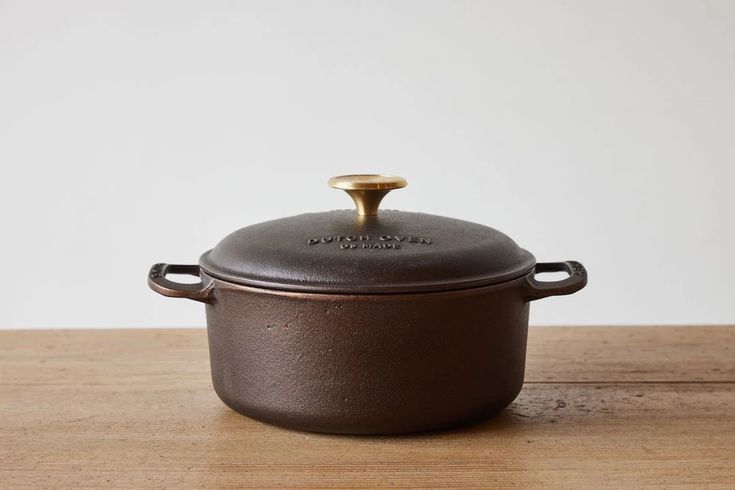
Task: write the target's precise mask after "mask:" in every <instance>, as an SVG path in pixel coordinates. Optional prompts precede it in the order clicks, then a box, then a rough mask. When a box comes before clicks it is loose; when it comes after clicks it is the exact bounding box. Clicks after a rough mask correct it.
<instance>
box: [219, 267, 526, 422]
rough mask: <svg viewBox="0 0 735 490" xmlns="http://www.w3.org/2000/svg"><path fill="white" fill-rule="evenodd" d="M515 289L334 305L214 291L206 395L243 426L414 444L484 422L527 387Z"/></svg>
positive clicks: (346, 299) (517, 285)
mask: <svg viewBox="0 0 735 490" xmlns="http://www.w3.org/2000/svg"><path fill="white" fill-rule="evenodd" d="M522 284H523V281H522V280H516V281H512V282H511V283H506V284H503V285H502V286H490V287H483V288H477V289H470V290H461V291H451V292H443V293H426V294H421V293H418V294H396V295H390V294H389V295H330V294H314V293H306V294H301V293H287V292H279V291H269V290H264V289H256V288H250V287H243V286H237V285H234V284H229V283H225V282H221V281H217V280H215V291H216V293H215V294H216V296H215V297H216V300H215V301H214V302H212V303H210V304H208V305H207V307H206V309H207V329H208V337H209V349H210V360H211V366H212V381H213V384H214V388H215V390H216V392H217V394H218V395H219V397H220V398H221V399H222V400H223V401H224V402H225V403H226V404H227V405H228V406H230V407H231V408H233V409H234V410H236V411H238V412H241V413H243V414H245V415H248V416H251V417H253V418H256V419H259V420H263V421H265V422H270V423H273V424H276V425H282V426H286V427H291V428H296V429H303V430H309V431H318V432H338V433H350V434H387V433H399V432H416V431H424V430H433V429H439V428H444V427H448V426H453V425H457V424H461V423H464V422H468V421H471V420H476V419H479V418H482V417H485V416H487V415H489V414H492V413H494V412H496V411H498V410H500V409H501V408H503V407H505V406H506V405H508V404H509V403H510V402H511V401H513V399H514V398H515V397H516V395H517V394H518V392H519V391H520V389H521V386H522V384H523V372H524V365H525V356H526V335H527V331H528V310H529V306H528V302H526V301H525V300H524V299H523V295H522V294H521V293H520V292H521V291H520V290H521V289H522Z"/></svg>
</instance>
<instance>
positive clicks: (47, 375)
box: [0, 327, 735, 488]
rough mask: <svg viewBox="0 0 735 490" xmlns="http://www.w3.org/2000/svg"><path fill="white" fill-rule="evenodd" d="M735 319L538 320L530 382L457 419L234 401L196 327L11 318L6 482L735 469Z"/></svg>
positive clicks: (678, 473) (128, 483)
mask: <svg viewBox="0 0 735 490" xmlns="http://www.w3.org/2000/svg"><path fill="white" fill-rule="evenodd" d="M733 349H735V327H642V328H639V327H604V328H599V327H596V328H580V327H570V328H566V327H565V328H556V327H553V328H552V327H547V328H534V329H531V334H530V340H529V361H528V373H527V379H528V383H527V384H526V385H525V386H524V389H523V391H522V392H521V394H520V396H519V398H518V399H517V400H516V401H515V402H514V403H513V404H512V405H511V406H510V407H509V408H508V409H507V410H505V411H504V412H503V413H501V415H499V416H498V417H496V418H494V419H492V420H490V421H487V422H485V423H482V424H479V425H475V426H471V427H466V428H463V429H460V430H455V431H450V432H442V433H431V434H423V435H415V436H402V437H345V436H329V435H318V434H308V433H301V432H294V431H288V430H283V429H279V428H275V427H270V426H267V425H265V424H261V423H259V422H255V421H252V420H250V419H248V418H246V417H243V416H240V415H238V414H236V413H234V412H232V411H230V410H229V409H228V408H226V407H225V406H224V405H223V404H222V403H221V402H220V401H219V400H218V399H217V397H216V395H215V394H214V392H213V391H212V389H211V386H210V381H209V365H208V357H207V356H208V354H207V346H206V334H205V332H204V331H203V330H200V329H190V330H94V331H90V330H78V331H3V332H0V487H2V488H20V487H35V488H37V487H67V488H68V487H75V488H81V487H100V486H115V487H127V488H142V487H237V488H242V487H289V486H293V487H314V488H325V487H341V488H344V487H380V486H392V487H442V486H445V487H461V488H470V487H493V488H499V487H521V488H532V487H552V488H600V487H609V488H640V487H658V488H675V487H686V486H689V487H693V488H708V487H709V488H728V487H729V488H732V487H734V486H735V359H734V358H735V355H734V353H735V351H734V350H733Z"/></svg>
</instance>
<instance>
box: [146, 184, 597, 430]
mask: <svg viewBox="0 0 735 490" xmlns="http://www.w3.org/2000/svg"><path fill="white" fill-rule="evenodd" d="M329 183H330V185H331V186H332V187H336V188H340V189H344V190H346V191H347V192H348V193H349V194H350V195H351V196H352V197H353V199H354V201H355V204H356V205H357V212H355V211H354V210H340V211H329V212H322V213H307V214H302V215H299V216H293V217H289V218H283V219H277V220H274V221H269V222H265V223H260V224H256V225H252V226H248V227H246V228H243V229H241V230H238V231H236V232H234V233H232V234H231V235H229V236H227V237H225V238H224V239H223V240H222V241H221V242H220V243H219V244H218V245H217V246H216V247H214V248H213V249H212V250H209V251H208V252H206V253H204V255H202V256H201V258H200V259H199V265H170V264H156V265H154V266H153V267H152V268H151V270H150V273H149V276H148V283H149V285H150V287H151V288H152V289H153V290H154V291H156V292H158V293H160V294H163V295H164V296H173V297H179V298H189V299H193V300H196V301H201V302H202V303H205V305H206V311H207V330H208V337H209V351H210V362H211V368H212V381H213V384H214V389H215V391H216V392H217V394H218V395H219V397H220V398H221V399H222V401H224V402H225V403H226V404H227V405H228V406H230V407H231V408H232V409H234V410H236V411H238V412H240V413H243V414H246V415H248V416H250V417H253V418H256V419H259V420H262V421H266V422H270V423H273V424H277V425H281V426H285V427H290V428H296V429H303V430H309V431H318V432H334V433H350V434H388V433H400V432H416V431H424V430H433V429H440V428H447V427H451V426H455V425H459V424H463V423H466V422H470V421H474V420H478V419H482V418H483V417H486V416H489V415H491V414H494V413H495V412H497V411H498V410H500V409H502V408H503V407H505V406H507V405H508V404H509V403H510V402H512V401H513V399H514V398H515V397H516V396H517V395H518V392H519V391H520V389H521V385H522V384H523V371H524V365H525V357H526V334H527V331H528V309H529V303H530V302H531V301H533V300H537V299H540V298H545V297H547V296H556V295H563V294H571V293H574V292H576V291H578V290H580V289H582V288H583V287H584V286H585V284H586V283H587V273H586V271H585V269H584V267H582V265H581V264H579V263H577V262H572V261H567V262H555V263H543V264H541V263H536V260H535V259H534V257H533V255H531V254H530V253H529V252H527V251H526V250H524V249H522V248H520V247H519V246H518V245H516V243H515V242H513V240H511V239H510V238H508V237H507V236H506V235H504V234H503V233H501V232H499V231H497V230H494V229H492V228H489V227H487V226H483V225H479V224H475V223H470V222H467V221H462V220H458V219H452V218H445V217H441V216H434V215H430V214H423V213H414V212H406V211H392V210H381V211H380V212H378V204H379V203H380V200H381V199H382V198H383V196H385V194H386V193H387V192H389V191H390V190H391V189H397V188H400V187H404V186H405V185H406V181H405V180H404V179H402V178H400V177H390V176H382V175H350V176H342V177H335V178H333V179H331V180H330V182H329ZM552 271H564V272H567V273H568V277H566V278H565V279H562V280H560V281H557V282H540V281H538V280H536V279H535V277H534V276H535V274H536V273H539V272H552ZM167 274H191V275H195V276H199V277H200V278H201V281H200V282H199V283H197V284H181V283H176V282H173V281H171V280H169V279H167V278H166V275H167Z"/></svg>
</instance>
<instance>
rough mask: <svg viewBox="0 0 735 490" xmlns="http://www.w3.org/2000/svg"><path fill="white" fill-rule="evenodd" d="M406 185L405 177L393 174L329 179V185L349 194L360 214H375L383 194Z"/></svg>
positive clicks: (345, 176)
mask: <svg viewBox="0 0 735 490" xmlns="http://www.w3.org/2000/svg"><path fill="white" fill-rule="evenodd" d="M406 185H408V182H406V179H404V178H403V177H398V176H395V175H373V174H361V175H340V176H338V177H332V178H331V179H329V186H330V187H334V188H335V189H342V190H343V191H345V192H347V194H349V195H350V197H351V198H352V200H353V201H355V206H357V214H359V215H360V216H376V215H377V214H378V206H380V201H382V200H383V198H384V197H385V195H386V194H388V193H389V192H390V191H392V190H393V189H400V188H401V187H406Z"/></svg>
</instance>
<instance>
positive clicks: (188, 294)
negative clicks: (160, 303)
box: [148, 264, 214, 303]
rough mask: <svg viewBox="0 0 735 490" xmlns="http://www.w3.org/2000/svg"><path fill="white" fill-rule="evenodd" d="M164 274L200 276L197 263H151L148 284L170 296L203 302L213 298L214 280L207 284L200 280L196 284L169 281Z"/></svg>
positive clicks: (158, 291) (160, 292)
mask: <svg viewBox="0 0 735 490" xmlns="http://www.w3.org/2000/svg"><path fill="white" fill-rule="evenodd" d="M166 274H188V275H190V276H196V277H201V275H200V269H199V266H198V265H177V264H153V266H152V267H151V270H150V272H148V286H150V288H151V289H152V290H154V291H155V292H157V293H158V294H162V295H164V296H169V297H171V298H188V299H193V300H194V301H201V302H203V303H210V302H211V301H212V300H213V299H214V294H213V293H214V281H212V280H211V279H210V280H209V282H207V284H204V282H203V281H201V280H200V281H199V282H198V283H196V284H183V283H179V282H173V281H169V280H168V279H166Z"/></svg>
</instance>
